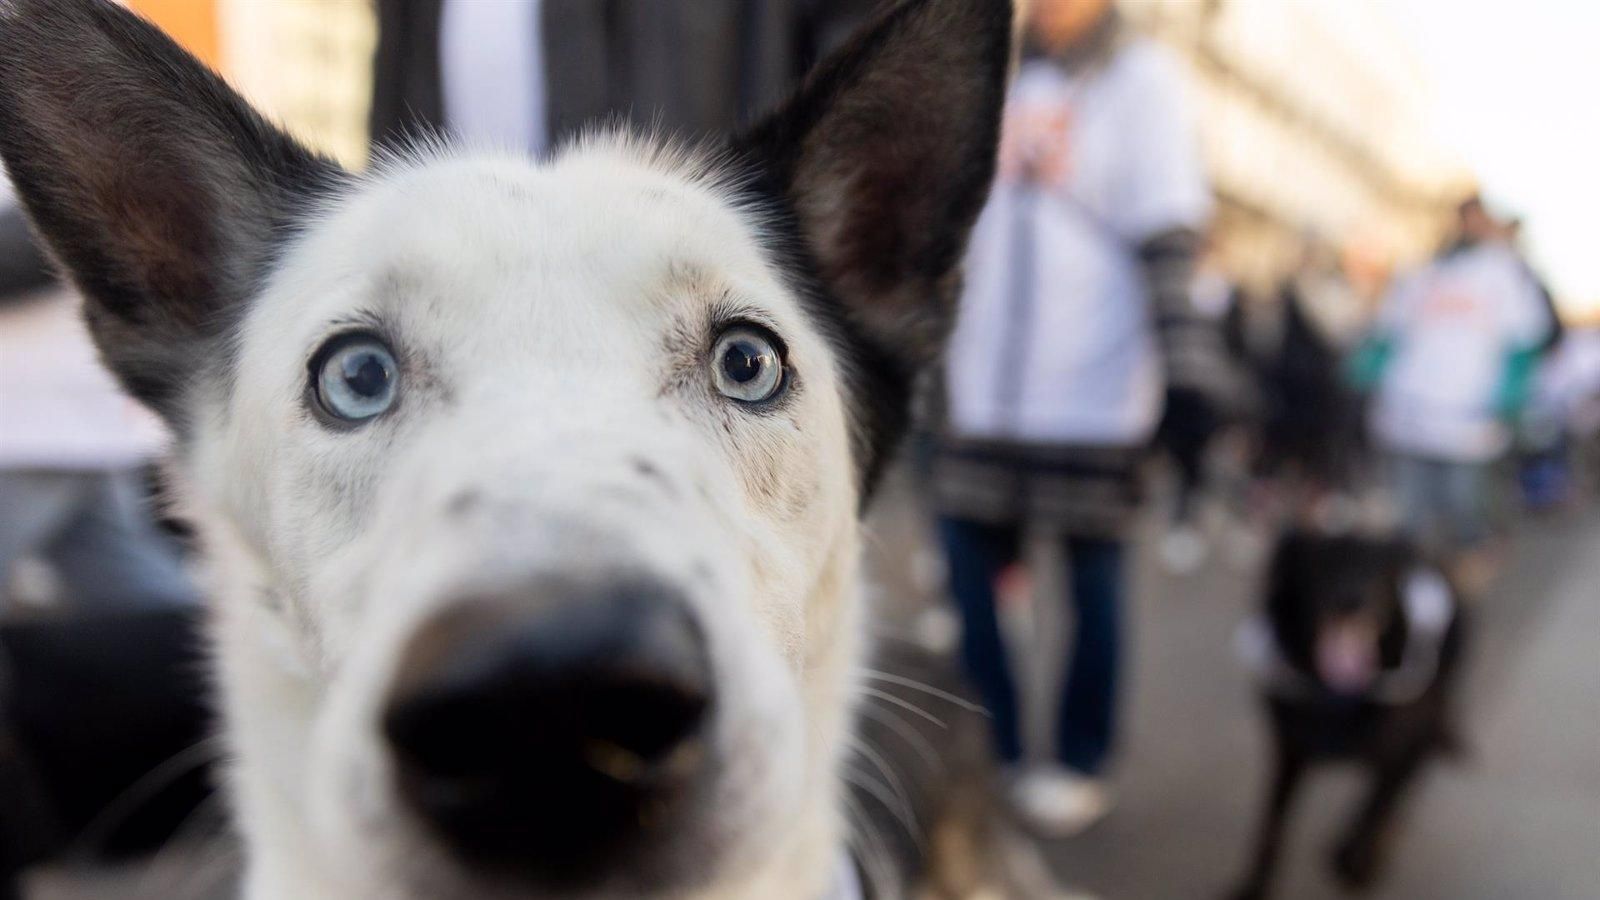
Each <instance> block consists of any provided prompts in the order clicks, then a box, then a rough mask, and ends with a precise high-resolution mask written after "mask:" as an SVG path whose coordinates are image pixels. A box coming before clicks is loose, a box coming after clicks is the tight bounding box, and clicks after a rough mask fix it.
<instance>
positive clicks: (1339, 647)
mask: <svg viewBox="0 0 1600 900" xmlns="http://www.w3.org/2000/svg"><path fill="white" fill-rule="evenodd" d="M1377 674H1378V648H1377V645H1376V642H1375V641H1373V639H1372V634H1371V632H1370V631H1369V630H1368V629H1366V628H1363V627H1361V626H1359V625H1334V626H1331V627H1328V628H1326V629H1324V630H1323V632H1322V634H1321V635H1319V636H1318V638H1317V675H1318V676H1320V677H1321V678H1322V683H1323V684H1325V685H1327V686H1328V687H1329V688H1331V689H1333V690H1335V691H1338V692H1340V693H1343V694H1356V693H1360V692H1361V691H1364V690H1366V689H1367V688H1369V687H1371V686H1372V682H1373V680H1374V679H1375V678H1376V677H1377Z"/></svg>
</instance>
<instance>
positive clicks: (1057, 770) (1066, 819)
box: [1009, 766, 1111, 838]
mask: <svg viewBox="0 0 1600 900" xmlns="http://www.w3.org/2000/svg"><path fill="white" fill-rule="evenodd" d="M1009 793H1010V795H1011V805H1012V807H1013V808H1014V809H1015V810H1016V813H1017V815H1018V817H1019V818H1021V819H1022V821H1023V822H1024V823H1025V824H1026V825H1027V826H1028V827H1030V828H1032V829H1034V830H1036V831H1038V832H1039V833H1040V834H1043V835H1045V836H1047V837H1052V838H1065V837H1072V836H1073V835H1076V834H1080V833H1082V832H1083V831H1084V830H1086V829H1087V828H1088V827H1089V826H1090V825H1093V824H1094V823H1096V822H1098V821H1100V820H1101V819H1102V818H1104V817H1105V815H1106V813H1108V812H1110V811H1111V794H1110V792H1109V791H1108V790H1107V789H1106V786H1105V784H1104V782H1101V781H1097V780H1095V779H1093V778H1086V777H1084V776H1082V775H1079V774H1077V773H1075V772H1072V771H1070V770H1068V769H1065V768H1062V767H1060V766H1048V767H1037V768H1030V769H1028V770H1026V771H1024V772H1022V774H1020V775H1019V776H1017V778H1015V779H1014V780H1013V781H1012V782H1011V785H1010V788H1009Z"/></svg>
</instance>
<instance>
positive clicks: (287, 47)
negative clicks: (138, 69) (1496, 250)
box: [128, 0, 1471, 287]
mask: <svg viewBox="0 0 1600 900" xmlns="http://www.w3.org/2000/svg"><path fill="white" fill-rule="evenodd" d="M128 2H129V3H130V5H131V6H133V7H134V8H135V9H138V10H139V11H140V12H142V13H144V14H145V15H147V16H150V17H151V18H153V19H155V20H156V21H157V22H158V23H160V24H161V25H162V26H163V27H164V28H166V29H167V30H168V31H170V32H172V33H173V34H174V35H176V36H177V37H179V39H180V40H182V41H183V42H184V43H185V44H186V45H188V46H189V47H190V49H192V50H195V51H196V52H197V53H198V54H199V55H200V56H201V57H202V58H204V59H206V60H207V61H208V62H210V63H211V64H212V65H214V66H216V67H218V68H219V69H220V70H221V71H222V72H223V73H224V74H225V75H226V76H227V77H228V78H229V80H230V81H232V82H233V83H234V84H235V85H236V86H237V87H238V88H240V89H241V91H242V92H243V93H245V94H246V95H247V96H248V97H250V98H251V99H252V100H253V101H254V102H256V103H258V104H259V105H261V106H262V107H263V108H264V109H266V110H267V111H268V112H269V113H270V114H272V115H273V116H275V117H276V118H278V119H279V120H280V121H281V122H283V123H284V124H285V125H286V126H287V127H288V128H289V129H290V130H291V131H292V132H294V133H295V134H296V135H298V136H299V137H301V138H302V139H304V140H306V141H308V142H309V143H311V144H312V145H313V146H316V147H317V148H318V149H321V150H323V151H324V152H328V153H331V154H332V155H334V156H335V157H336V158H338V159H340V160H341V161H343V162H345V163H346V164H347V165H352V166H356V167H359V166H361V165H363V164H364V163H365V161H366V154H367V136H366V114H367V98H368V95H369V92H370V89H371V70H370V66H371V53H372V48H373V45H374V42H375V39H376V34H375V21H374V20H375V16H374V12H373V4H372V0H128ZM1118 2H1119V3H1120V4H1121V5H1122V7H1123V9H1124V10H1125V12H1126V13H1127V14H1128V16H1129V18H1130V19H1132V20H1133V21H1134V22H1135V23H1136V24H1137V25H1138V26H1139V27H1141V28H1142V29H1144V30H1145V31H1147V32H1148V33H1150V34H1151V35H1153V36H1154V37H1156V38H1157V39H1159V40H1161V41H1162V42H1164V43H1166V44H1168V45H1169V46H1170V47H1172V48H1173V49H1174V50H1175V51H1177V55H1178V56H1179V58H1180V59H1181V60H1182V61H1183V63H1184V66H1185V70H1186V72H1187V73H1188V76H1189V83H1190V86H1191V88H1192V89H1193V92H1194V95H1195V96H1194V100H1195V108H1196V110H1197V111H1198V113H1199V118H1200V126H1201V135H1202V141H1203V147H1204V152H1205V154H1206V158H1207V160H1208V163H1209V165H1210V168H1211V171H1212V175H1213V179H1214V183H1215V185H1216V190H1217V194H1218V197H1219V201H1220V202H1219V207H1218V208H1219V213H1218V223H1217V240H1218V246H1219V248H1220V250H1221V252H1222V253H1223V255H1224V258H1225V260H1226V261H1227V263H1228V264H1229V268H1230V269H1231V270H1232V271H1234V272H1235V273H1237V274H1238V275H1239V276H1240V277H1241V278H1242V279H1243V280H1244V281H1245V282H1246V283H1247V284H1251V285H1254V286H1257V287H1264V286H1266V285H1267V284H1268V283H1270V282H1271V281H1273V280H1275V279H1276V278H1277V277H1279V276H1280V275H1282V274H1283V273H1284V272H1286V271H1288V270H1289V269H1290V268H1291V267H1292V266H1293V265H1294V263H1295V261H1296V259H1297V258H1298V256H1299V251H1300V247H1301V245H1302V241H1303V238H1304V236H1305V235H1307V234H1315V235H1317V236H1318V237H1319V238H1320V239H1322V240H1325V241H1327V242H1330V243H1332V244H1334V245H1336V246H1337V247H1338V248H1339V249H1340V250H1341V251H1343V252H1344V254H1345V258H1346V262H1347V264H1348V268H1350V269H1351V270H1352V272H1353V274H1355V275H1356V276H1357V278H1358V280H1360V279H1362V278H1363V277H1365V278H1368V279H1371V280H1372V281H1374V282H1375V281H1377V280H1379V279H1381V278H1382V277H1383V275H1384V274H1385V273H1386V271H1387V270H1388V268H1389V267H1390V266H1392V265H1394V264H1398V263H1405V262H1409V261H1412V260H1414V259H1416V258H1418V257H1420V256H1423V255H1425V254H1426V253H1428V252H1429V251H1431V250H1432V249H1433V248H1434V247H1435V246H1437V243H1438V241H1439V239H1440V237H1441V230H1442V228H1443V227H1444V225H1445V223H1446V222H1447V221H1448V219H1449V215H1448V214H1449V211H1450V208H1451V207H1452V206H1453V205H1454V203H1455V202H1456V201H1457V200H1458V199H1459V198H1460V196H1461V195H1462V194H1463V193H1464V192H1465V191H1466V190H1467V189H1468V188H1469V186H1470V184H1471V182H1470V178H1469V177H1467V175H1466V173H1465V172H1464V170H1463V169H1462V167H1461V166H1460V165H1459V164H1457V163H1456V162H1454V161H1453V160H1452V159H1451V158H1450V157H1449V156H1448V155H1447V154H1446V153H1445V152H1444V151H1443V150H1442V149H1441V148H1440V147H1438V146H1437V145H1435V144H1434V143H1433V142H1432V141H1430V139H1429V138H1428V136H1427V133H1426V122H1427V119H1428V109H1429V106H1430V103H1431V96H1430V92H1429V87H1428V85H1427V84H1426V82H1425V79H1424V78H1423V77H1422V75H1421V73H1420V67H1419V66H1418V65H1417V64H1416V61H1415V60H1414V59H1413V57H1412V55H1411V51H1410V49H1409V48H1408V47H1407V45H1406V43H1405V41H1404V40H1403V39H1402V38H1401V37H1400V34H1399V31H1398V29H1397V28H1396V27H1395V25H1394V23H1393V21H1392V19H1391V17H1390V13H1389V12H1388V11H1387V10H1386V9H1385V7H1384V4H1383V2H1382V0H1293V2H1286V0H1118Z"/></svg>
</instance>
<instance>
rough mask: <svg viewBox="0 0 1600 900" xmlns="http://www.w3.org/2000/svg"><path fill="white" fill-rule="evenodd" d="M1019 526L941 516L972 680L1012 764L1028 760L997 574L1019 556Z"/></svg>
mask: <svg viewBox="0 0 1600 900" xmlns="http://www.w3.org/2000/svg"><path fill="white" fill-rule="evenodd" d="M1018 532H1019V529H1017V528H1015V527H1006V526H996V525H985V524H982V523H979V522H972V521H968V520H964V519H951V518H943V519H940V520H939V535H940V537H941V539H942V540H943V541H944V548H945V554H946V556H947V558H948V560H949V563H950V592H951V594H952V595H954V597H955V601H956V607H957V608H958V609H959V610H960V611H961V623H962V629H961V657H962V661H963V662H964V663H965V664H966V668H967V675H968V677H969V678H970V679H971V680H972V686H973V687H974V688H976V689H977V691H978V694H979V696H981V697H982V698H983V702H984V704H985V705H986V706H987V707H988V709H989V714H990V716H991V717H992V718H991V725H992V727H993V729H994V739H995V751H996V753H997V754H998V755H999V757H1000V761H1001V762H1003V763H1007V764H1013V763H1018V762H1021V760H1022V728H1021V724H1020V720H1019V717H1018V716H1019V713H1018V710H1017V690H1016V684H1015V683H1014V682H1013V680H1012V677H1011V667H1010V663H1009V660H1008V659H1007V656H1006V649H1005V642H1004V639H1003V638H1002V636H1001V634H1000V620H999V616H998V615H997V613H996V610H995V579H996V577H997V576H998V575H999V574H1000V572H1001V570H1003V569H1004V568H1005V567H1006V566H1008V565H1010V564H1011V563H1013V562H1015V561H1016V559H1017V554H1018V548H1019V544H1020V540H1019V535H1018Z"/></svg>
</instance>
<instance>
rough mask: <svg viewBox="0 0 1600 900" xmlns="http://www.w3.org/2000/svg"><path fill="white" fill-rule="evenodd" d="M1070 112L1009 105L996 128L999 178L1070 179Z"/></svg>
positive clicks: (1059, 181)
mask: <svg viewBox="0 0 1600 900" xmlns="http://www.w3.org/2000/svg"><path fill="white" fill-rule="evenodd" d="M1072 124H1073V123H1072V110H1071V109H1070V108H1068V107H1066V106H1062V105H1056V104H1050V105H1045V104H1032V105H1027V104H1013V105H1012V106H1011V107H1010V108H1009V109H1008V110H1007V112H1006V117H1005V122H1004V123H1003V125H1002V126H1001V129H1000V177H1001V178H1003V179H1006V180H1009V181H1033V182H1037V183H1040V184H1046V185H1061V184H1065V183H1066V182H1067V180H1068V179H1069V178H1071V177H1072Z"/></svg>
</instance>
